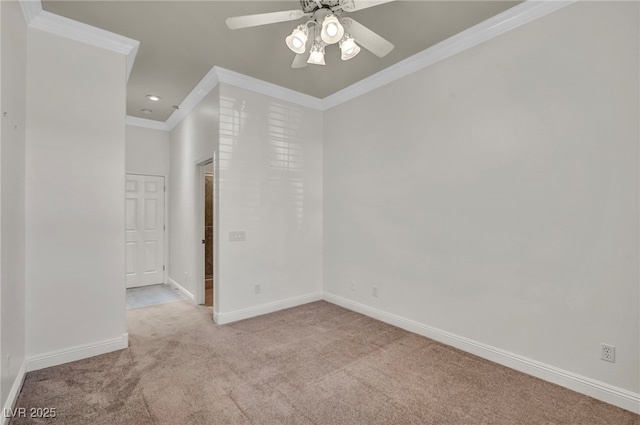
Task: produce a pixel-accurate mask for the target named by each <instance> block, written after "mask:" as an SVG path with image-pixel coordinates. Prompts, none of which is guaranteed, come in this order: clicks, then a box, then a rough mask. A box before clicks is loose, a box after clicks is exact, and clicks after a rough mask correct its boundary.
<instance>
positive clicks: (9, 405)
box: [0, 361, 27, 425]
mask: <svg viewBox="0 0 640 425" xmlns="http://www.w3.org/2000/svg"><path fill="white" fill-rule="evenodd" d="M26 375H27V362H26V361H25V362H22V366H20V369H19V370H18V375H17V376H16V379H15V381H13V385H12V386H11V390H10V391H9V395H8V396H7V401H6V402H5V403H4V407H3V409H2V418H1V419H0V424H2V425H6V424H8V423H9V420H11V415H10V414H7V412H10V411H11V409H13V407H14V406H15V405H16V401H18V395H20V390H21V389H22V384H24V378H25V376H26Z"/></svg>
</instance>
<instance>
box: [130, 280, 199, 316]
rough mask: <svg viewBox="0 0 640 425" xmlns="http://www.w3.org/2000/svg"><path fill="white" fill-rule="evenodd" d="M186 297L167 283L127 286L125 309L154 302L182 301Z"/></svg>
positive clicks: (154, 303) (145, 305)
mask: <svg viewBox="0 0 640 425" xmlns="http://www.w3.org/2000/svg"><path fill="white" fill-rule="evenodd" d="M186 299H187V298H186V297H185V296H184V295H183V294H182V292H180V291H178V290H177V289H176V288H174V287H173V286H171V285H167V284H159V285H151V286H141V287H139V288H128V289H127V310H129V309H132V308H139V307H147V306H150V305H156V304H165V303H171V302H175V301H184V300H186Z"/></svg>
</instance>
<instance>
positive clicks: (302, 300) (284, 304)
mask: <svg viewBox="0 0 640 425" xmlns="http://www.w3.org/2000/svg"><path fill="white" fill-rule="evenodd" d="M321 299H322V292H314V293H311V294H306V295H301V296H298V297H293V298H287V299H286V300H281V301H275V302H272V303H268V304H262V305H257V306H255V307H249V308H244V309H242V310H236V311H232V312H229V313H216V312H214V313H213V321H214V322H216V324H218V325H224V324H226V323H231V322H236V321H238V320H242V319H248V318H250V317H255V316H261V315H263V314H267V313H273V312H274V311H278V310H284V309H285V308H291V307H296V306H299V305H302V304H307V303H311V302H314V301H320V300H321Z"/></svg>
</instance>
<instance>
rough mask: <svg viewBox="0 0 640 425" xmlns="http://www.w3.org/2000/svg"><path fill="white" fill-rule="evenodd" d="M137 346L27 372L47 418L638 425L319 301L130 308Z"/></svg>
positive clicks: (68, 423)
mask: <svg viewBox="0 0 640 425" xmlns="http://www.w3.org/2000/svg"><path fill="white" fill-rule="evenodd" d="M127 317H128V324H129V332H130V334H129V335H130V345H131V346H130V348H129V349H126V350H122V351H119V352H115V353H110V354H106V355H103V356H98V357H94V358H91V359H87V360H82V361H78V362H74V363H70V364H66V365H62V366H57V367H52V368H49V369H44V370H40V371H36V372H30V373H28V374H27V378H26V381H25V384H24V387H23V390H22V393H21V394H20V397H19V400H18V407H27V408H30V407H55V408H56V412H57V417H56V418H54V419H42V420H38V421H36V420H33V419H31V420H28V419H17V418H16V419H13V420H12V421H11V425H19V424H26V423H42V424H65V425H75V424H78V425H80V424H82V425H85V424H105V425H106V424H109V425H115V424H127V425H137V424H172V425H182V424H349V425H350V424H366V425H372V424H443V425H444V424H465V425H467V424H492V425H497V424H508V425H515V424H580V425H588V424H607V425H614V424H615V425H624V424H635V425H638V424H640V416H638V415H635V414H633V413H630V412H627V411H625V410H622V409H618V408H616V407H613V406H610V405H608V404H605V403H601V402H599V401H596V400H594V399H592V398H589V397H586V396H583V395H580V394H577V393H574V392H572V391H569V390H566V389H563V388H561V387H558V386H556V385H553V384H550V383H547V382H544V381H541V380H539V379H536V378H533V377H531V376H528V375H525V374H522V373H519V372H515V371H513V370H510V369H507V368H505V367H502V366H499V365H496V364H493V363H490V362H488V361H485V360H482V359H480V358H478V357H475V356H472V355H469V354H465V353H463V352H461V351H459V350H456V349H454V348H451V347H448V346H445V345H442V344H439V343H437V342H434V341H432V340H429V339H427V338H423V337H420V336H417V335H415V334H411V333H409V332H405V331H403V330H401V329H398V328H395V327H392V326H389V325H386V324H384V323H381V322H378V321H376V320H373V319H369V318H367V317H365V316H362V315H360V314H357V313H353V312H351V311H348V310H345V309H343V308H340V307H337V306H335V305H332V304H329V303H326V302H324V301H320V302H315V303H311V304H307V305H304V306H301V307H296V308H293V309H289V310H284V311H281V312H277V313H273V314H269V315H266V316H262V317H257V318H253V319H249V320H244V321H241V322H237V323H233V324H230V325H225V326H215V325H214V324H213V322H212V320H211V309H209V308H206V307H202V306H193V305H191V304H189V303H187V302H176V303H171V304H163V305H159V306H152V307H145V308H139V309H133V310H129V311H128V312H127Z"/></svg>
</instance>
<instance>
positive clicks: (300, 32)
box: [285, 25, 309, 54]
mask: <svg viewBox="0 0 640 425" xmlns="http://www.w3.org/2000/svg"><path fill="white" fill-rule="evenodd" d="M308 35H309V29H308V28H307V27H306V26H305V25H298V27H297V28H295V29H294V30H293V31H291V35H289V36H287V38H286V39H285V42H286V43H287V47H288V48H289V49H291V51H292V52H294V53H297V54H301V53H304V51H305V50H306V46H307V40H308Z"/></svg>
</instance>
